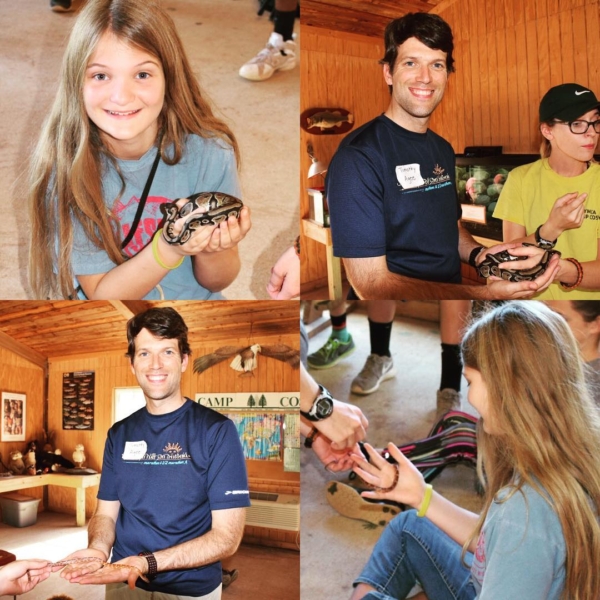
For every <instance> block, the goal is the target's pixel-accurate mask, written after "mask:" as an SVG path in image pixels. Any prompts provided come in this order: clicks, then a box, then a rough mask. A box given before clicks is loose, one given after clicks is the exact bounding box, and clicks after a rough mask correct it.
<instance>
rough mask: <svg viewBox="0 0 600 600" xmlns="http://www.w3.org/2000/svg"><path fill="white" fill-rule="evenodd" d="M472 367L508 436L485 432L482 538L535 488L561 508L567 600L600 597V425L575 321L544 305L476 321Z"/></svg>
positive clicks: (503, 309) (468, 350)
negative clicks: (512, 501) (508, 502)
mask: <svg viewBox="0 0 600 600" xmlns="http://www.w3.org/2000/svg"><path fill="white" fill-rule="evenodd" d="M462 353H463V361H464V364H465V366H468V367H472V368H474V369H477V370H478V371H479V372H480V373H481V375H482V377H483V380H484V381H485V383H486V386H487V392H488V402H489V407H490V408H489V410H490V416H489V417H488V418H490V419H493V422H494V430H496V431H499V432H500V433H499V435H489V434H487V433H486V432H485V431H483V428H482V427H479V428H478V432H477V443H478V455H479V458H478V461H479V464H478V472H479V475H480V478H481V479H482V482H483V483H484V485H485V488H486V495H485V503H484V508H483V510H482V512H481V515H480V518H479V521H478V524H477V528H476V530H475V531H474V532H473V535H472V536H471V538H470V539H469V540H468V542H467V543H466V544H465V548H466V547H468V546H469V544H470V543H471V542H472V541H473V540H474V539H476V538H477V536H478V535H479V532H480V531H481V527H482V525H483V523H484V521H485V518H486V515H487V513H488V510H489V508H490V506H491V504H492V503H493V502H494V501H496V502H498V501H499V500H498V498H497V497H496V494H497V493H498V491H499V490H500V489H501V488H503V487H506V486H510V487H512V488H513V490H512V493H519V490H520V489H521V488H522V487H523V485H525V484H528V485H530V486H531V487H533V488H535V489H536V490H538V491H539V492H540V493H541V494H542V496H543V497H544V498H545V499H546V500H547V501H548V502H549V503H550V504H551V506H552V508H553V510H554V511H555V512H556V514H557V516H558V519H559V521H560V523H561V526H562V532H563V535H564V539H565V544H566V549H567V554H566V564H565V568H566V584H565V592H564V594H563V597H564V598H569V600H591V599H592V598H594V599H595V598H600V524H599V522H598V518H599V514H600V416H599V414H598V408H597V407H596V406H595V404H594V403H593V401H592V400H591V398H590V396H589V395H588V391H587V388H586V385H585V382H584V378H583V368H582V363H581V360H580V357H579V350H578V347H577V343H576V341H575V338H574V337H573V335H572V333H571V330H570V329H569V327H568V325H567V323H566V321H565V320H564V319H563V318H562V317H561V316H560V315H558V314H556V313H554V312H553V311H552V310H550V309H549V308H548V307H547V306H545V305H544V304H542V303H541V302H535V301H531V300H530V301H525V302H510V303H507V304H504V305H501V306H500V307H498V308H496V309H494V310H492V311H491V312H489V313H488V314H486V315H484V316H483V317H482V318H481V319H480V320H478V321H476V322H475V323H474V324H473V325H472V326H471V327H470V328H469V329H468V330H467V333H466V334H465V337H464V340H463V343H462Z"/></svg>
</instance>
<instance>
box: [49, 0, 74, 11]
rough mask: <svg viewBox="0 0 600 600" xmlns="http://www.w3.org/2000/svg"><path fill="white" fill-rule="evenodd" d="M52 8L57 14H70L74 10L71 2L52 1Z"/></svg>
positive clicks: (68, 0) (67, 0) (63, 0)
mask: <svg viewBox="0 0 600 600" xmlns="http://www.w3.org/2000/svg"><path fill="white" fill-rule="evenodd" d="M50 8H51V9H52V10H53V11H55V12H69V11H70V10H73V7H72V6H71V0H50Z"/></svg>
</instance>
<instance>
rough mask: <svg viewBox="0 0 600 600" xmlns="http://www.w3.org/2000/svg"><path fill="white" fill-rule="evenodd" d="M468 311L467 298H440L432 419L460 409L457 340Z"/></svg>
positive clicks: (459, 362) (459, 369)
mask: <svg viewBox="0 0 600 600" xmlns="http://www.w3.org/2000/svg"><path fill="white" fill-rule="evenodd" d="M470 312H471V301H470V300H440V337H441V341H442V376H441V381H440V389H439V390H438V392H437V407H436V421H437V419H438V418H439V417H441V416H442V415H444V414H445V413H447V412H448V411H450V410H460V402H461V397H460V381H461V377H462V361H461V357H460V342H461V340H462V336H463V331H464V328H465V324H466V320H467V318H468V316H469V314H470Z"/></svg>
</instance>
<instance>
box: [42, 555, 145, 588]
mask: <svg viewBox="0 0 600 600" xmlns="http://www.w3.org/2000/svg"><path fill="white" fill-rule="evenodd" d="M92 561H94V562H99V563H100V564H101V565H102V566H101V567H100V569H106V568H109V569H133V570H134V571H137V572H138V574H139V576H140V577H141V578H142V579H143V580H144V581H145V582H146V583H150V581H149V580H148V578H147V577H146V576H145V575H144V574H143V573H142V572H141V571H140V570H139V569H138V568H137V567H134V566H133V565H123V564H118V563H107V562H104V561H103V560H102V559H101V558H96V557H94V556H89V557H84V558H69V559H67V560H59V561H58V562H55V563H52V566H53V567H66V566H67V565H75V564H77V563H86V562H92ZM100 569H98V570H100Z"/></svg>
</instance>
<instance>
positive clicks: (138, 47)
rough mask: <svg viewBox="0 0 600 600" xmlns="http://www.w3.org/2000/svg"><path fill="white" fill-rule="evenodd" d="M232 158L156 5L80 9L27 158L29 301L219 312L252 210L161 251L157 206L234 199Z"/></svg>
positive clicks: (130, 2) (94, 1)
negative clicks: (179, 303) (198, 304)
mask: <svg viewBox="0 0 600 600" xmlns="http://www.w3.org/2000/svg"><path fill="white" fill-rule="evenodd" d="M238 158H239V155H238V146H237V142H236V140H235V137H234V135H233V133H232V132H231V131H230V129H229V128H228V127H227V125H226V124H225V123H224V122H223V121H222V120H220V119H219V118H217V117H216V116H215V115H214V114H213V111H212V109H211V106H210V104H209V103H208V102H207V100H206V99H205V97H204V94H203V93H202V91H201V89H200V87H199V85H198V82H197V80H196V78H195V76H194V73H193V71H192V68H191V66H190V63H189V61H188V59H187V57H186V55H185V51H184V49H183V46H182V43H181V40H180V38H179V36H178V34H177V31H176V29H175V25H174V23H173V21H172V20H171V18H170V17H169V16H168V14H167V13H166V11H165V10H164V9H162V8H161V7H160V5H159V4H158V3H157V2H155V1H154V0H90V1H89V2H87V3H86V6H85V8H84V9H83V10H82V12H81V14H80V15H79V17H78V19H77V21H76V23H75V25H74V27H73V30H72V33H71V36H70V38H69V42H68V45H67V49H66V51H65V55H64V59H63V66H62V74H61V78H60V82H59V84H58V90H57V94H56V99H55V101H54V105H53V107H52V110H51V112H50V114H49V116H48V118H47V119H46V122H45V124H44V127H43V129H42V132H41V136H40V140H39V142H38V145H37V148H36V150H35V152H34V154H33V157H32V163H31V170H30V181H31V186H30V189H31V192H30V199H29V200H30V204H29V208H30V215H31V223H32V234H31V248H30V282H31V287H32V289H33V292H34V295H35V297H37V298H46V297H48V296H62V297H73V295H74V294H75V292H76V290H77V292H78V294H79V296H80V297H87V298H90V299H100V298H121V299H135V298H160V297H165V298H168V299H175V298H192V299H195V298H197V299H211V298H219V297H220V294H219V293H218V292H219V291H220V290H222V289H223V288H225V287H226V286H228V285H229V284H230V283H231V282H232V281H233V279H235V277H236V276H237V273H238V271H239V268H240V262H239V256H238V250H237V244H238V243H239V242H240V241H241V240H242V239H243V237H244V236H245V235H246V233H247V232H248V230H249V229H250V212H249V209H248V208H247V207H244V208H243V209H242V212H241V214H240V215H239V219H237V218H236V217H234V216H230V217H229V218H228V219H226V220H225V221H223V222H221V223H220V224H218V225H207V226H202V227H199V228H198V229H196V231H195V232H194V233H193V235H192V236H191V238H190V239H189V240H188V241H187V242H186V243H184V244H183V245H171V244H169V243H167V240H166V238H165V236H164V235H161V232H160V231H159V224H160V222H161V221H162V218H163V217H162V214H161V211H160V205H161V204H163V203H165V202H171V201H175V200H177V199H180V198H186V197H188V196H190V195H191V194H194V193H197V192H205V191H220V192H224V193H226V194H229V195H233V196H236V197H239V196H240V189H239V183H238V178H237V164H236V161H237V159H238ZM138 208H140V213H139V214H137V213H138ZM142 209H143V210H142ZM183 224H184V223H183V219H179V220H178V221H177V222H176V223H175V227H174V230H173V231H174V233H178V232H179V231H181V229H182V227H183ZM122 245H123V246H124V247H122Z"/></svg>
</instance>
